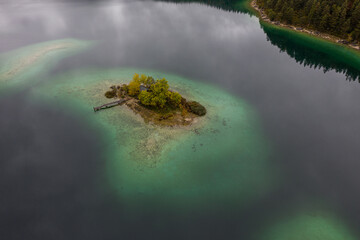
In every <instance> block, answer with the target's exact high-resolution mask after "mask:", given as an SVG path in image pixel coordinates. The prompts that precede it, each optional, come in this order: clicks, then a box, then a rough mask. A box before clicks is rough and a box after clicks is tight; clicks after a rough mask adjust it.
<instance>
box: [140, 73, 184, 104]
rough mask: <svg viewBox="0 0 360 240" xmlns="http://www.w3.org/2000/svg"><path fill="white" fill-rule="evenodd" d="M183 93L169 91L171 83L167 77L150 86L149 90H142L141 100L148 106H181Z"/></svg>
mask: <svg viewBox="0 0 360 240" xmlns="http://www.w3.org/2000/svg"><path fill="white" fill-rule="evenodd" d="M181 98H182V97H181V95H180V94H179V93H177V92H172V91H169V84H168V82H167V81H166V79H165V78H163V79H161V80H157V81H156V82H155V83H154V84H152V85H151V86H150V89H149V91H142V92H141V93H140V94H139V99H140V102H141V103H142V104H143V105H146V106H152V107H157V108H164V107H165V106H172V107H175V108H177V107H179V105H180V103H181Z"/></svg>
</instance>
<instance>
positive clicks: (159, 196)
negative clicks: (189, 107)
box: [0, 1, 360, 239]
mask: <svg viewBox="0 0 360 240" xmlns="http://www.w3.org/2000/svg"><path fill="white" fill-rule="evenodd" d="M0 12H1V14H0V20H1V21H0V41H1V42H0V52H1V53H2V54H1V57H0V59H1V62H0V63H1V64H0V65H1V67H0V69H1V71H0V72H5V73H7V72H9V71H10V72H16V73H19V74H18V75H17V76H15V77H12V78H11V79H15V81H14V82H15V84H12V82H11V81H10V84H9V81H8V80H6V81H3V82H1V83H0V84H1V86H0V89H1V105H2V107H1V109H2V113H1V118H0V134H1V135H0V136H3V137H2V139H1V141H0V153H1V156H2V158H1V159H2V161H1V167H0V176H1V185H0V186H1V187H0V194H1V196H5V197H2V199H1V204H0V223H1V224H0V225H1V226H5V228H0V236H2V237H4V238H6V239H23V238H24V236H26V237H27V238H32V239H42V238H44V236H46V238H51V239H64V238H66V239H83V238H87V239H113V238H120V237H122V238H125V239H127V238H131V239H143V238H145V237H146V238H170V237H171V238H175V239H176V238H178V239H184V238H201V239H202V238H208V239H220V238H222V239H223V238H242V239H262V238H264V237H265V238H267V236H270V237H273V238H274V239H278V238H280V237H283V238H285V239H286V238H287V236H289V234H290V235H299V236H300V235H301V234H300V233H299V232H304V231H305V230H306V229H307V228H309V225H310V226H313V227H314V228H313V229H312V230H311V231H308V232H309V233H308V234H309V235H307V236H306V237H308V238H309V239H316V238H319V237H320V238H321V237H322V238H324V237H327V236H329V234H330V235H331V236H338V237H337V239H349V238H354V239H356V237H353V236H354V235H355V236H356V234H357V232H356V230H357V229H358V226H359V225H360V218H359V214H358V212H359V210H360V209H359V207H358V204H357V203H358V202H359V200H360V195H359V193H358V191H357V189H358V182H359V181H358V180H359V179H358V174H357V172H358V168H359V164H358V162H357V159H358V156H359V151H360V150H359V148H358V147H357V143H358V140H359V139H358V138H359V136H360V135H359V130H360V129H359V126H358V122H359V120H360V112H359V110H358V106H357V102H358V101H359V98H360V97H359V94H358V91H359V85H358V83H357V82H356V81H347V80H349V78H350V80H351V79H356V78H357V77H358V76H359V75H358V73H357V71H358V70H357V68H358V65H357V64H356V62H357V61H359V58H358V55H356V54H354V53H352V52H349V51H347V50H345V49H343V48H340V47H338V46H334V45H329V44H328V43H326V42H322V41H317V40H314V39H312V38H306V37H302V38H301V37H299V36H297V35H296V34H294V33H291V32H286V31H285V32H284V31H279V30H278V29H276V28H271V27H269V26H261V25H260V24H259V22H258V19H257V18H256V17H254V16H249V15H247V14H242V13H236V12H228V11H223V10H221V9H217V8H212V7H209V6H206V5H200V4H172V3H163V2H152V1H145V2H111V3H109V2H98V1H92V2H88V1H86V2H85V1H84V2H78V3H76V4H74V3H68V2H59V1H56V2H52V3H39V2H34V1H30V2H28V3H27V4H13V3H2V4H1V5H0ZM267 38H268V39H269V40H270V41H268V40H267ZM63 39H67V40H66V41H71V42H76V43H79V48H75V49H73V50H72V51H71V52H63V51H61V50H59V51H57V50H54V51H53V52H51V54H39V48H38V47H39V46H40V47H41V46H49V44H50V45H51V44H53V43H54V42H53V40H56V41H55V42H61V41H64V40H63ZM69 39H70V40H69ZM299 39H300V40H299ZM38 43H40V45H34V44H38ZM23 47H26V48H23ZM279 48H280V49H281V50H285V52H279ZM45 49H46V48H45ZM47 49H48V48H47ZM40 53H43V52H42V51H40ZM70 53H71V54H70ZM34 56H37V57H35V58H34ZM337 58H339V59H337ZM19 59H20V60H19ZM29 59H30V60H34V59H35V60H36V61H30V60H29ZM19 61H20V62H25V64H21V65H20V66H25V67H18V66H19ZM44 63H46V64H44ZM314 67H315V68H314ZM4 69H5V70H4ZM9 69H10V70H9ZM11 69H16V70H17V71H12V70H11ZM19 69H20V70H21V71H20V70H19ZM324 70H326V72H325V73H324ZM335 70H336V71H337V72H338V73H336V71H335ZM134 72H139V73H149V74H152V75H154V77H159V78H160V77H163V76H165V77H166V78H167V79H168V80H169V81H170V84H172V85H174V86H175V88H176V90H178V91H180V92H181V93H183V94H185V95H188V96H189V97H192V98H198V100H199V101H200V102H204V104H207V107H208V109H209V110H210V111H209V114H208V116H207V117H206V118H205V119H204V120H203V121H202V122H201V123H199V125H196V126H193V128H190V129H187V130H186V131H184V130H181V129H180V130H179V129H171V130H169V129H158V128H154V127H153V126H149V125H144V124H143V123H142V122H141V119H140V118H138V117H136V116H135V117H134V116H133V115H132V113H131V112H129V111H127V110H126V109H125V108H118V109H113V110H109V111H106V112H105V111H104V112H100V113H97V114H94V113H93V112H92V106H94V105H97V104H101V103H102V101H106V99H105V98H102V93H103V91H105V90H106V88H107V87H108V86H109V85H110V84H112V83H114V82H121V81H125V80H127V79H128V78H130V77H131V75H132V74H133V73H134ZM120 123H121V124H120ZM195 127H196V129H199V131H196V132H199V133H200V134H199V135H198V134H196V132H195V131H194V128H195ZM154 139H155V140H154ZM144 142H146V144H144ZM154 142H155V143H154ZM144 145H150V146H154V147H153V148H149V149H146V148H144ZM159 146H160V147H159ZM144 149H145V150H144ZM304 204H305V205H306V207H304ZM284 221H289V222H290V223H289V224H290V225H286V224H284V223H283V222H284ZM293 226H296V227H293ZM269 229H270V230H269ZM289 229H291V231H290V230H289ZM304 229H305V230H304ZM271 234H272V235H271ZM321 234H323V235H321ZM270 239H271V238H270Z"/></svg>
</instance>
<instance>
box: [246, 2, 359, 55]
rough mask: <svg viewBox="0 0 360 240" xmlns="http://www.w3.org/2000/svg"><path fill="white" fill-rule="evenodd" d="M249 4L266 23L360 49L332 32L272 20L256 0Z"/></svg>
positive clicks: (357, 45)
mask: <svg viewBox="0 0 360 240" xmlns="http://www.w3.org/2000/svg"><path fill="white" fill-rule="evenodd" d="M249 5H250V7H251V8H252V9H254V10H255V11H256V12H257V13H258V14H257V15H258V17H259V19H260V20H261V21H264V22H266V23H269V24H272V25H275V26H278V27H282V28H286V29H289V30H293V31H295V32H299V33H305V34H307V35H310V36H313V37H317V38H320V39H322V40H325V41H329V42H331V43H335V44H338V45H340V46H343V47H348V48H350V49H353V50H356V51H360V44H354V43H348V41H347V40H345V39H342V38H339V37H336V36H333V35H331V34H327V33H322V32H319V31H316V30H311V29H307V28H304V27H300V26H294V25H289V24H284V23H281V22H279V21H271V20H270V19H269V17H268V16H267V15H266V13H265V11H264V10H263V9H261V8H260V7H259V6H258V5H257V1H256V0H251V1H250V4H249Z"/></svg>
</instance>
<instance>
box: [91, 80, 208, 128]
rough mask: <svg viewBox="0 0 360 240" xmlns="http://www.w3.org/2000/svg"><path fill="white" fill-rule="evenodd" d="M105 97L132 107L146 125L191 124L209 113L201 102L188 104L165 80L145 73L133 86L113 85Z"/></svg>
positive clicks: (132, 82) (131, 84)
mask: <svg viewBox="0 0 360 240" xmlns="http://www.w3.org/2000/svg"><path fill="white" fill-rule="evenodd" d="M105 97H107V98H112V99H118V100H119V104H125V105H126V106H128V107H129V108H130V109H131V110H133V111H134V112H135V113H137V114H139V115H140V116H141V117H142V118H143V119H144V120H145V122H146V123H149V122H151V123H154V124H156V125H160V126H181V125H182V126H186V125H190V124H191V123H193V122H194V121H195V119H196V118H198V117H200V116H204V115H205V114H206V109H205V107H204V106H202V105H201V104H200V103H198V102H195V101H187V100H186V99H185V98H183V97H182V96H181V95H180V94H179V93H178V92H175V91H172V90H170V89H169V84H168V82H167V80H166V79H165V78H163V79H158V80H155V79H154V78H153V77H151V76H146V75H143V74H142V75H141V76H139V74H135V75H134V77H133V79H132V81H131V82H130V83H129V84H121V85H117V86H116V85H114V86H111V87H110V90H109V91H107V92H106V93H105ZM94 110H95V109H94Z"/></svg>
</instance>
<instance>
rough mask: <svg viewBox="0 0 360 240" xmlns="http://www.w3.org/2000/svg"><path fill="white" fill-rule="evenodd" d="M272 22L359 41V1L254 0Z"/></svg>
mask: <svg viewBox="0 0 360 240" xmlns="http://www.w3.org/2000/svg"><path fill="white" fill-rule="evenodd" d="M257 2H258V4H259V6H260V7H261V8H264V9H265V11H266V13H267V15H268V16H269V18H270V19H271V20H272V21H281V22H285V23H289V24H294V25H300V26H304V27H308V28H312V29H316V30H319V31H322V32H325V33H330V34H333V35H336V36H339V37H343V38H348V39H350V40H352V41H357V42H359V41H360V34H359V26H358V24H359V22H360V0H290V1H288V0H257Z"/></svg>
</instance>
